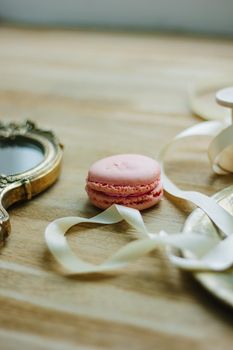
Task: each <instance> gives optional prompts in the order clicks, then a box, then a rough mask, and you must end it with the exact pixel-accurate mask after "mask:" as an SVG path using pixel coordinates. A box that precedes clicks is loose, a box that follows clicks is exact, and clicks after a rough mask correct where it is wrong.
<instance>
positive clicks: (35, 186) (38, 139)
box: [0, 120, 63, 243]
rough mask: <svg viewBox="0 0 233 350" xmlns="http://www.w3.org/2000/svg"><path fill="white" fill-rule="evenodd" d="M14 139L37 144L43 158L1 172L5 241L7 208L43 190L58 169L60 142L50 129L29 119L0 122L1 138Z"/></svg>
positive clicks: (0, 219) (0, 222)
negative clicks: (13, 171) (26, 166)
mask: <svg viewBox="0 0 233 350" xmlns="http://www.w3.org/2000/svg"><path fill="white" fill-rule="evenodd" d="M16 139H17V140H22V141H26V142H29V143H31V144H34V145H36V146H37V147H39V148H40V149H41V151H42V152H43V155H44V158H43V160H42V162H40V163H39V164H38V165H37V166H35V167H33V168H31V169H29V170H28V171H25V172H22V173H18V174H13V175H7V176H6V175H3V174H0V243H4V242H5V240H6V238H7V236H8V235H9V233H10V219H9V214H8V212H7V211H6V209H7V208H8V207H9V206H10V205H12V204H14V203H16V202H18V201H23V200H30V199H31V198H32V197H33V196H35V195H37V194H39V193H40V192H42V191H44V190H45V189H46V188H48V187H49V186H51V185H52V184H53V183H54V182H55V181H56V180H57V178H58V176H59V174H60V170H61V160H62V153H63V152H62V149H63V146H62V145H61V144H60V142H59V141H58V139H57V137H56V136H55V135H54V133H53V132H51V131H47V130H42V129H39V128H37V126H36V124H35V123H33V122H31V121H29V120H27V121H26V122H25V123H9V124H4V123H2V122H0V140H1V141H4V140H11V141H12V140H16Z"/></svg>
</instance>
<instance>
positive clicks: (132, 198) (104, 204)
mask: <svg viewBox="0 0 233 350" xmlns="http://www.w3.org/2000/svg"><path fill="white" fill-rule="evenodd" d="M86 191H87V193H88V196H89V199H90V201H91V202H92V203H93V204H94V205H95V206H96V207H98V208H100V209H106V208H108V207H110V206H111V205H112V204H120V205H125V206H127V207H131V208H134V209H138V210H143V209H147V208H150V207H152V206H154V205H155V204H157V203H158V202H159V201H160V199H161V197H162V195H163V188H162V184H161V182H159V184H158V185H157V186H156V187H154V188H153V189H152V190H150V191H149V192H146V193H139V194H134V195H128V196H127V195H125V196H121V195H109V194H107V193H106V192H101V191H97V190H94V189H92V188H91V187H89V186H88V185H87V186H86ZM134 191H135V193H137V189H134Z"/></svg>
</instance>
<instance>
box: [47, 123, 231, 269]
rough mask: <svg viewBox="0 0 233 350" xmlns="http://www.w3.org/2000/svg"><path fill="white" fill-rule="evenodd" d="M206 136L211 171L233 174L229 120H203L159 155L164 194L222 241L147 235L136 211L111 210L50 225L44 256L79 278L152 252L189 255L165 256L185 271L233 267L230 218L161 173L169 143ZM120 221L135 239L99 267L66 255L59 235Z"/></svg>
mask: <svg viewBox="0 0 233 350" xmlns="http://www.w3.org/2000/svg"><path fill="white" fill-rule="evenodd" d="M197 136H198V137H200V136H212V137H213V139H212V141H211V143H210V145H209V149H208V155H209V159H210V161H211V163H212V167H213V170H214V172H216V173H218V174H226V173H229V172H233V147H232V145H233V126H232V125H230V123H229V118H227V119H224V120H223V121H208V122H203V123H200V124H197V125H195V126H193V127H191V128H188V129H186V130H184V131H182V132H181V133H180V134H178V135H177V136H176V137H175V138H174V139H173V140H172V141H170V142H169V143H168V144H167V145H166V146H165V147H164V148H163V149H162V150H161V152H160V154H159V161H160V164H161V169H162V181H163V186H164V190H165V191H166V192H168V193H170V194H171V195H173V196H175V197H178V198H182V199H185V200H188V201H191V202H192V203H194V204H195V205H197V206H198V207H199V208H201V209H202V210H203V211H204V212H205V213H206V214H207V215H208V216H209V218H210V219H211V220H212V221H213V222H214V223H215V225H216V226H217V227H218V228H219V229H220V230H221V232H222V233H223V235H224V237H225V238H224V239H223V240H221V239H220V236H218V235H216V237H213V236H211V237H210V236H207V235H203V234H198V233H197V232H195V233H184V232H180V233H177V234H167V233H166V232H165V231H161V232H160V233H151V232H149V231H148V230H147V228H146V226H145V224H144V221H143V219H142V216H141V214H140V212H139V211H138V210H136V209H132V208H127V207H124V206H120V205H113V206H111V207H110V208H108V209H107V210H105V211H104V212H102V213H100V214H98V215H96V216H95V217H93V218H90V219H87V218H82V217H65V218H61V219H57V220H55V221H53V222H52V223H50V224H49V225H48V226H47V228H46V231H45V240H46V243H47V246H48V248H49V250H50V252H51V253H52V254H53V256H54V257H55V259H56V260H57V262H58V263H59V264H60V265H61V267H62V268H63V270H64V273H65V274H85V273H96V272H107V271H113V270H117V269H119V268H123V267H125V266H126V265H127V264H129V263H130V262H132V261H134V260H136V259H138V258H139V257H141V256H143V255H145V254H147V253H149V252H150V251H153V250H154V249H156V248H158V247H163V248H166V247H168V246H170V247H175V248H178V249H180V250H181V251H187V252H189V256H191V258H189V259H187V258H182V257H179V256H175V255H170V254H169V258H170V261H171V262H172V263H173V264H174V265H175V266H177V267H179V268H182V269H186V270H191V271H197V270H199V271H202V270H211V271H223V270H226V269H228V268H230V267H231V266H232V264H233V234H232V233H233V216H232V215H231V214H230V213H228V212H227V211H226V210H225V209H223V208H222V207H221V206H220V205H219V204H218V203H216V202H215V201H214V199H212V198H210V197H208V196H206V195H204V194H202V193H199V192H194V191H183V190H181V189H179V188H178V187H177V186H176V185H175V184H174V183H173V182H172V181H171V180H170V179H169V178H168V177H167V175H166V174H165V171H164V166H163V163H164V159H165V155H166V153H167V151H168V149H169V148H170V147H171V146H172V145H173V144H174V142H176V141H178V140H181V139H185V138H187V137H197ZM122 220H125V221H126V222H128V223H129V224H130V225H131V226H133V228H134V229H135V231H136V233H137V235H135V238H139V239H138V240H136V241H133V242H131V243H128V244H126V245H125V246H123V247H122V248H121V249H119V250H118V251H117V252H116V253H115V254H113V255H112V256H111V258H109V259H107V261H105V262H103V263H102V264H100V265H93V264H90V263H88V262H84V261H83V260H82V259H80V258H79V257H77V255H76V254H74V252H73V251H72V250H71V248H70V247H69V245H68V242H67V240H66V237H65V233H66V232H67V231H68V230H69V229H70V228H71V227H72V226H74V225H77V224H80V223H85V222H88V223H95V224H115V223H118V222H120V221H122Z"/></svg>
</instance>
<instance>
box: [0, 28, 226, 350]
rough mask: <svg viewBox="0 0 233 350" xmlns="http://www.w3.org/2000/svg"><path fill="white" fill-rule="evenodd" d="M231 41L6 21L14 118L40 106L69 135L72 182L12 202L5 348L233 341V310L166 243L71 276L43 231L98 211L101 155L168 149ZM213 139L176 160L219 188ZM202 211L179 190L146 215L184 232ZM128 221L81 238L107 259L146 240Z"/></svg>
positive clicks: (4, 89)
mask: <svg viewBox="0 0 233 350" xmlns="http://www.w3.org/2000/svg"><path fill="white" fill-rule="evenodd" d="M232 59H233V45H232V41H231V40H223V39H215V38H198V37H197V38H196V37H185V36H170V35H162V34H148V35H147V34H136V33H134V34H127V33H107V32H91V31H86V32H85V31H62V30H60V31H59V30H36V29H35V30H29V29H16V28H7V27H1V28H0V117H1V120H5V121H8V120H17V121H19V120H24V119H26V118H30V119H32V120H34V121H36V122H37V123H38V124H39V126H41V127H44V128H51V129H53V130H54V131H55V132H56V133H57V135H58V136H59V138H60V140H61V141H62V143H63V144H64V145H65V153H64V162H63V172H62V175H61V177H60V180H59V181H58V182H57V183H56V185H55V186H53V187H52V188H51V189H50V190H48V191H47V192H46V193H44V194H42V195H40V196H38V197H37V198H36V199H34V200H33V201H31V202H28V203H26V204H22V205H17V206H15V207H14V208H12V209H11V210H10V215H11V223H12V234H11V236H10V239H9V241H8V243H7V246H6V247H4V248H3V249H2V250H1V256H0V301H1V311H0V325H1V329H0V348H1V350H8V349H24V350H27V349H38V350H41V349H67V350H71V349H121V350H122V349H131V348H132V349H135V350H136V349H156V350H160V349H179V350H182V349H185V350H187V349H211V350H213V349H218V350H220V349H225V350H227V349H230V348H232V340H233V336H232V321H233V318H232V310H230V309H228V308H227V307H225V306H224V305H222V304H221V303H219V302H218V301H217V300H215V299H214V298H213V297H212V296H210V295H209V294H208V293H207V292H206V291H205V290H203V289H202V288H201V286H199V285H198V284H197V283H196V282H195V281H194V279H193V278H192V276H190V275H189V274H188V273H184V272H181V271H179V270H177V269H175V268H173V267H172V266H171V265H170V264H169V262H168V260H167V258H166V257H165V255H164V254H163V253H162V252H155V253H153V254H150V255H148V256H147V257H144V258H142V259H140V260H139V261H138V262H137V263H135V264H133V265H131V266H130V267H129V268H128V269H126V270H124V271H123V272H121V273H119V274H117V275H116V276H115V275H107V276H105V277H103V276H100V275H95V276H89V277H73V278H67V277H63V276H61V275H59V274H58V273H57V272H56V271H57V270H56V266H55V264H54V262H53V259H52V257H51V256H50V254H49V253H48V251H47V249H46V246H45V242H44V238H43V234H44V230H45V227H46V225H47V224H48V223H49V222H50V221H52V220H54V219H56V218H58V217H61V216H66V215H83V216H87V217H89V216H92V215H93V214H95V213H96V212H97V210H96V209H95V208H93V207H92V206H91V205H90V204H89V202H88V201H87V196H86V193H85V190H84V184H85V177H86V174H87V170H88V167H89V166H90V164H91V163H92V162H93V161H95V160H97V159H99V158H101V157H105V156H108V155H112V154H116V153H128V152H132V153H141V154H145V155H148V156H152V157H156V155H157V154H158V151H159V149H160V148H161V147H162V145H163V144H165V143H166V142H167V141H168V140H169V139H170V138H172V137H173V136H174V135H175V134H176V133H178V132H179V131H181V130H182V129H184V128H185V127H187V126H189V125H192V124H195V123H197V122H199V121H200V119H198V118H197V117H195V116H193V115H192V114H191V112H190V111H189V108H188V103H187V89H188V87H189V86H190V84H193V83H194V82H195V81H196V80H197V79H200V78H203V79H209V78H210V77H215V76H216V75H218V74H221V72H223V71H228V70H231V71H232ZM207 144H208V140H204V141H200V140H196V141H193V142H192V143H190V142H189V143H188V144H187V143H186V144H185V145H184V144H183V145H182V146H181V147H179V151H178V150H177V151H176V152H174V153H173V154H172V155H171V157H170V158H169V160H168V162H167V170H168V173H169V174H170V176H171V177H172V179H173V180H174V181H175V182H176V183H177V184H178V185H179V186H181V187H182V188H187V189H191V188H192V189H196V190H201V191H203V192H204V193H206V194H213V193H214V192H216V191H217V190H220V189H222V188H224V187H225V186H227V185H230V184H232V176H227V177H217V176H213V174H212V171H211V169H210V167H209V163H208V160H207V155H206V153H205V149H206V147H207ZM191 209H192V206H191V205H190V204H187V203H185V202H184V201H177V200H174V199H172V198H170V197H165V198H164V200H163V201H162V202H161V204H160V205H159V206H157V207H155V208H153V209H151V210H147V211H145V212H144V213H143V217H144V219H145V221H146V224H147V225H148V227H149V228H150V229H151V230H154V231H158V230H160V229H162V228H165V229H166V230H167V231H169V232H171V233H172V232H176V231H178V230H179V229H180V228H181V227H182V224H183V223H184V220H185V218H186V217H187V215H188V213H189V212H190V210H191ZM132 237H133V236H132V230H131V229H130V228H129V227H128V226H127V225H126V224H125V223H121V224H118V225H113V226H111V227H106V226H102V227H98V226H94V225H83V226H80V227H78V228H76V229H73V230H72V234H71V235H69V241H70V243H71V245H72V247H73V248H74V249H75V250H76V251H78V252H79V253H80V254H81V256H82V257H83V258H85V259H87V260H88V261H91V262H100V261H102V260H103V259H104V258H106V257H107V256H108V255H109V254H111V253H113V252H114V251H115V250H116V249H118V248H119V247H120V246H122V245H123V244H125V243H126V242H129V241H130V240H131V239H132Z"/></svg>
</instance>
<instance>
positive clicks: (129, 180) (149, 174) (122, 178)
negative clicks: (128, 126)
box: [87, 154, 160, 186]
mask: <svg viewBox="0 0 233 350" xmlns="http://www.w3.org/2000/svg"><path fill="white" fill-rule="evenodd" d="M159 177H160V166H159V164H158V163H157V162H156V161H155V160H154V159H152V158H149V157H146V156H143V155H138V154H119V155H115V156H111V157H107V158H104V159H101V160H99V161H97V162H95V163H94V164H93V165H92V166H91V167H90V169H89V172H88V178H87V181H94V182H100V183H106V184H112V183H113V184H115V185H130V186H135V185H146V184H149V183H152V182H154V181H155V180H156V179H157V178H159Z"/></svg>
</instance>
